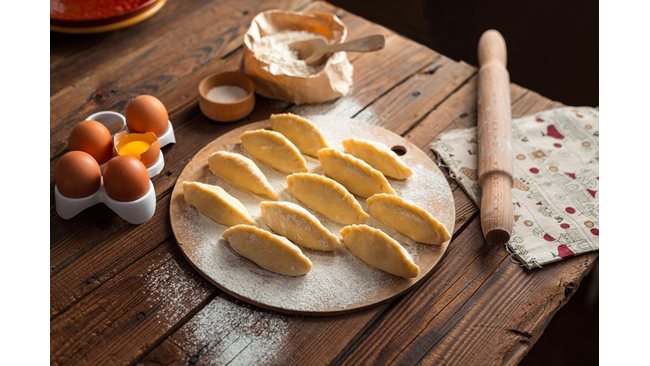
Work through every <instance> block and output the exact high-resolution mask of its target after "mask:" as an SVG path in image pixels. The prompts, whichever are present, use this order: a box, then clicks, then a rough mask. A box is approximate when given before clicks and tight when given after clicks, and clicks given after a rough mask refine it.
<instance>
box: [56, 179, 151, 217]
mask: <svg viewBox="0 0 650 366" xmlns="http://www.w3.org/2000/svg"><path fill="white" fill-rule="evenodd" d="M54 202H55V203H56V213H57V214H59V216H61V218H63V219H65V220H68V219H71V218H73V217H75V216H77V214H78V213H79V212H81V211H83V210H85V209H87V208H88V207H91V206H94V205H96V204H98V203H100V202H102V203H104V204H105V205H106V206H108V207H109V208H110V209H111V210H113V211H114V212H115V213H116V214H118V215H119V216H120V217H121V218H123V219H124V220H126V221H128V222H130V223H132V224H142V223H143V222H146V221H149V219H151V218H152V217H153V214H154V213H155V212H156V191H155V190H154V188H153V182H151V180H149V190H148V191H147V193H146V194H145V195H144V196H142V197H140V198H138V199H137V200H135V201H129V202H122V201H116V200H114V199H112V198H110V197H109V196H108V194H106V189H105V188H104V182H103V180H102V184H101V186H100V187H99V189H98V190H97V192H95V193H93V194H91V195H90V196H87V197H82V198H70V197H66V196H64V195H62V194H61V192H59V188H57V186H56V185H55V186H54Z"/></svg>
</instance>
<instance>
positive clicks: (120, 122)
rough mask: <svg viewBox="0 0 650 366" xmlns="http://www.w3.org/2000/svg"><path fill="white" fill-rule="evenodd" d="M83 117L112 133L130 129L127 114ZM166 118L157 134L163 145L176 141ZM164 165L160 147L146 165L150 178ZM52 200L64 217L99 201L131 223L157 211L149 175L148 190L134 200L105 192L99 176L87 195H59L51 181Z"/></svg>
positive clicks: (103, 113) (144, 219) (103, 165)
mask: <svg viewBox="0 0 650 366" xmlns="http://www.w3.org/2000/svg"><path fill="white" fill-rule="evenodd" d="M86 119H90V120H95V121H97V122H100V123H101V124H103V125H104V126H106V128H108V130H109V131H110V133H111V135H113V136H114V135H115V134H116V133H118V132H121V131H127V132H128V131H129V129H128V127H127V125H126V118H125V117H124V116H123V115H122V114H120V113H117V112H113V111H101V112H97V113H94V114H91V115H90V116H88V117H87V118H86ZM168 122H169V126H168V127H167V131H165V133H164V134H162V136H160V137H158V141H159V142H160V147H161V148H162V147H163V146H167V145H169V144H173V143H176V136H175V135H174V128H173V127H172V123H171V121H168ZM105 166H106V163H104V164H102V165H100V169H101V171H102V174H103V173H104V167H105ZM164 166H165V159H164V158H163V153H162V151H161V152H160V155H159V156H158V159H157V160H156V162H155V163H154V164H153V165H152V166H150V167H148V168H147V173H148V174H149V178H153V177H154V176H156V175H158V174H159V173H160V172H161V171H162V170H163V167H164ZM54 202H55V205H56V213H57V214H58V215H59V216H61V218H63V219H65V220H68V219H71V218H73V217H75V216H76V215H77V214H79V213H80V212H81V211H83V210H85V209H87V208H88V207H91V206H94V205H96V204H98V203H100V202H101V203H104V204H105V205H106V206H108V207H109V208H110V209H111V210H113V211H114V212H115V213H116V214H118V215H119V216H120V217H122V218H123V219H124V220H126V221H128V222H130V223H132V224H142V223H143V222H146V221H149V220H150V219H151V218H152V217H153V215H154V213H155V212H156V191H155V190H154V187H153V182H152V181H151V179H149V190H148V191H147V193H146V194H145V195H144V196H142V197H140V198H138V199H137V200H135V201H129V202H122V201H116V200H114V199H112V198H111V197H109V196H108V194H107V193H106V189H105V188H104V180H103V178H102V182H101V185H100V187H99V189H98V190H97V192H95V193H93V194H91V195H90V196H87V197H82V198H70V197H66V196H64V195H62V194H61V192H59V188H58V187H57V186H56V185H54Z"/></svg>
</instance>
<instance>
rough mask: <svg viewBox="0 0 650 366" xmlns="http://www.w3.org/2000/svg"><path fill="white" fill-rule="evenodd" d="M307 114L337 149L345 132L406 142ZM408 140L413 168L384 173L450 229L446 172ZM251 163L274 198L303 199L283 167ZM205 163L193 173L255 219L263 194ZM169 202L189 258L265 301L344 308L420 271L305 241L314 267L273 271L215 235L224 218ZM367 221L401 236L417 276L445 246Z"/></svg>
mask: <svg viewBox="0 0 650 366" xmlns="http://www.w3.org/2000/svg"><path fill="white" fill-rule="evenodd" d="M308 118H310V119H311V120H312V121H313V122H314V123H315V124H317V125H319V127H320V129H321V131H322V132H323V135H324V136H325V138H326V140H327V141H328V144H329V145H330V147H332V148H334V149H337V150H342V146H341V143H340V141H341V140H342V139H344V138H347V137H359V138H365V139H369V140H374V141H378V142H382V143H384V144H386V145H388V146H389V147H390V146H392V144H397V145H404V144H405V141H404V140H403V139H402V138H401V137H399V136H396V135H395V136H390V135H389V136H386V134H385V133H384V131H383V130H379V129H377V128H376V127H375V126H371V125H365V124H364V122H361V121H353V120H348V119H346V118H341V119H337V118H331V117H330V118H327V117H320V116H312V117H309V116H308ZM332 124H336V127H335V128H333V127H331V125H332ZM407 146H408V149H407V150H408V151H407V153H406V155H404V156H402V157H401V158H402V159H403V160H404V161H405V163H406V164H408V165H409V166H410V167H411V169H412V170H413V175H412V176H411V177H409V179H407V180H405V181H397V180H394V179H389V182H390V184H391V185H392V187H393V188H394V189H395V191H396V192H397V194H398V195H399V196H400V197H403V198H405V199H407V200H410V201H413V202H415V203H416V204H417V205H419V206H421V207H423V208H425V209H427V210H428V211H429V212H431V213H432V214H433V215H434V216H435V217H437V218H438V219H439V220H440V221H441V222H442V223H443V224H444V225H445V226H446V227H447V229H448V230H450V232H451V231H452V230H453V225H454V222H453V221H454V212H453V210H450V209H449V206H450V205H453V197H452V195H451V191H450V189H449V185H448V184H447V181H446V179H445V177H444V176H443V175H442V173H440V171H439V170H438V169H437V167H436V166H435V164H434V163H433V161H430V160H429V159H428V158H426V159H427V160H426V162H424V163H423V162H421V160H422V159H421V158H422V156H423V155H424V156H426V155H425V154H424V153H423V152H422V151H420V150H419V149H417V148H415V147H414V146H413V145H410V144H408V145H407ZM226 148H227V149H228V150H230V151H233V152H237V153H241V154H243V155H245V156H248V157H250V156H249V155H248V154H247V153H246V152H245V151H243V149H242V148H241V145H240V144H236V145H234V146H226ZM305 158H306V160H307V164H308V167H309V171H310V172H312V173H317V174H322V171H321V169H320V166H319V163H318V160H317V159H314V158H311V157H307V156H305ZM418 159H419V160H418ZM253 160H255V159H253ZM257 163H258V166H259V167H260V169H261V170H262V171H263V172H264V174H265V175H266V176H267V178H268V180H269V182H270V183H271V185H272V186H273V188H274V189H275V190H276V191H277V192H278V193H279V195H280V199H279V200H280V201H289V202H294V203H297V204H299V205H301V206H303V207H304V205H302V204H301V203H300V202H298V201H297V200H295V199H294V198H293V197H292V196H291V195H290V194H289V193H288V192H287V191H286V174H284V173H281V172H279V171H276V170H274V169H272V168H270V167H268V166H267V165H265V164H263V163H260V162H257ZM205 164H206V168H205V169H203V174H202V175H201V176H199V177H198V178H197V179H198V180H199V181H201V182H204V183H208V184H216V185H219V186H221V187H222V188H223V189H224V190H226V191H227V192H228V193H230V194H231V195H233V196H234V197H236V198H237V199H239V200H240V201H241V202H242V204H243V205H244V206H246V208H247V209H248V210H249V212H250V214H251V215H252V216H253V217H254V218H255V220H256V221H258V220H259V216H260V208H259V203H260V202H261V201H263V200H264V199H263V198H261V197H258V196H256V195H254V194H252V193H249V192H247V191H244V190H242V189H239V188H237V187H235V186H233V185H232V184H230V183H229V182H227V181H226V180H224V179H223V178H220V177H217V176H216V175H214V174H212V173H211V172H210V171H209V170H208V169H207V162H206V163H205ZM181 176H182V175H181ZM179 181H180V179H179ZM356 198H357V200H358V201H359V203H360V204H361V206H362V207H363V209H364V211H366V212H368V207H367V204H366V202H365V199H362V198H359V197H356ZM172 204H178V205H179V207H178V215H177V219H176V221H175V233H176V236H177V240H178V242H179V243H182V245H181V247H182V249H183V251H184V252H185V254H186V255H187V256H188V257H189V258H190V260H191V261H192V262H193V263H194V265H195V266H197V267H198V268H199V269H200V270H201V271H202V272H203V273H204V274H205V275H207V276H208V277H209V278H212V279H213V281H214V282H216V283H217V284H219V285H220V286H221V287H222V288H225V289H226V290H227V291H229V292H231V293H234V294H237V295H238V296H239V297H241V298H245V299H249V300H253V301H254V302H257V303H262V304H264V305H266V306H270V307H274V308H279V309H285V310H292V311H310V312H329V311H340V310H346V309H349V308H354V307H359V306H362V305H367V304H371V303H375V302H377V301H379V300H381V299H385V298H388V297H390V296H391V295H393V294H395V293H399V292H401V291H402V290H405V289H407V288H408V287H409V286H410V285H412V284H413V283H414V282H415V281H416V280H417V279H419V277H418V278H416V279H403V278H398V277H395V276H392V275H389V274H387V273H385V272H382V271H380V270H378V269H374V268H372V267H370V266H368V265H366V264H365V263H364V262H362V261H361V260H359V259H358V258H356V257H355V256H354V255H352V254H351V253H350V252H348V251H347V249H346V248H345V247H344V246H343V247H342V248H341V249H339V250H337V251H334V252H319V251H313V250H308V249H304V248H303V249H302V250H303V252H304V254H305V255H306V256H307V257H309V259H310V260H311V261H312V263H313V264H314V266H313V268H312V270H311V271H310V272H309V273H308V274H307V275H305V276H301V277H287V276H282V275H278V274H275V273H272V272H269V271H266V270H264V269H262V268H260V267H258V266H256V265H255V264H253V263H252V262H250V261H248V260H247V259H245V258H242V257H240V256H239V255H237V254H236V253H235V252H234V251H233V250H232V249H231V248H230V246H229V245H228V243H227V242H225V241H224V240H223V239H221V235H222V233H223V231H224V230H225V229H226V227H225V226H223V225H219V224H217V223H215V222H214V221H212V220H210V219H209V218H207V217H206V216H204V215H202V214H200V213H199V212H198V211H197V210H196V209H194V208H193V207H191V206H189V205H188V204H186V203H185V202H184V201H183V200H182V199H181V200H178V203H176V202H173V203H172ZM452 207H453V206H452ZM308 211H310V212H311V213H312V214H314V215H315V216H316V217H317V218H318V219H319V220H320V221H321V223H322V224H323V225H324V226H325V227H327V228H328V229H329V230H330V231H331V232H332V233H334V234H335V235H337V236H338V237H339V238H340V235H339V231H340V230H341V228H342V227H343V226H344V225H341V224H338V223H336V222H333V221H331V220H329V219H327V218H326V217H324V216H322V215H320V214H318V213H317V212H314V211H313V210H309V209H308ZM366 224H367V225H370V226H374V227H377V228H379V229H381V230H383V231H385V232H386V233H387V234H388V235H390V236H391V237H393V238H394V239H396V240H397V241H399V242H400V243H401V244H402V245H403V246H404V248H405V249H406V250H407V251H408V252H409V254H410V255H411V256H412V257H413V259H414V261H415V262H416V263H417V264H418V265H419V266H420V268H421V270H422V272H421V276H423V275H425V274H426V273H427V272H428V270H429V269H430V268H431V267H432V266H433V263H435V262H436V261H437V260H438V259H439V258H440V256H441V255H442V253H443V252H444V247H441V246H432V245H424V244H417V243H415V242H414V241H412V240H411V239H409V238H407V237H406V236H404V235H402V234H400V233H397V232H395V231H393V230H392V229H390V228H388V227H387V226H385V225H383V224H381V223H379V222H377V221H376V220H375V219H373V218H370V219H369V220H368V221H367V222H366ZM266 229H267V228H266Z"/></svg>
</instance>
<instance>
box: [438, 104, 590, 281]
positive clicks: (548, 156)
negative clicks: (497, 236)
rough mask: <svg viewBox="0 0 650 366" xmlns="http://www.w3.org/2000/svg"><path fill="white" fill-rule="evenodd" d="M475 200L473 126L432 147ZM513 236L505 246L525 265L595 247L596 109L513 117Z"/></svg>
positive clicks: (477, 200) (445, 136) (448, 135)
mask: <svg viewBox="0 0 650 366" xmlns="http://www.w3.org/2000/svg"><path fill="white" fill-rule="evenodd" d="M431 149H432V150H433V151H434V152H435V153H436V154H437V155H438V158H439V159H440V165H442V166H445V167H446V168H448V169H449V172H450V175H451V176H452V177H453V178H455V179H456V180H457V181H458V183H459V184H460V185H461V187H462V188H463V189H464V190H465V192H467V194H468V195H469V197H470V198H471V199H472V200H473V201H474V203H476V204H477V205H478V204H479V203H480V202H481V191H480V187H479V184H478V180H477V179H478V174H477V159H476V153H477V146H476V128H475V127H472V128H467V129H460V130H454V131H449V132H447V133H444V134H441V135H440V136H439V137H438V139H437V140H436V141H435V142H434V143H433V144H432V145H431ZM512 153H513V169H514V171H513V173H514V179H515V182H514V187H513V190H512V198H513V205H514V211H513V212H514V226H513V235H512V238H511V239H510V242H508V244H507V249H509V251H510V252H511V253H513V255H514V256H515V258H517V259H518V260H519V261H520V262H521V263H522V264H523V265H524V266H525V267H526V268H528V269H532V268H540V267H541V266H542V265H544V264H547V263H553V262H556V261H560V260H563V259H565V258H569V257H573V256H575V255H578V254H581V253H586V252H591V251H594V250H598V194H599V193H598V110H597V109H594V108H586V107H581V108H576V107H566V108H559V109H554V110H549V111H545V112H542V113H538V114H535V115H532V116H528V117H523V118H519V119H514V120H513V121H512Z"/></svg>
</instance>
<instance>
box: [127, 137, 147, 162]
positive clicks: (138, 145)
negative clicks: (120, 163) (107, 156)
mask: <svg viewBox="0 0 650 366" xmlns="http://www.w3.org/2000/svg"><path fill="white" fill-rule="evenodd" d="M150 146H151V144H150V143H148V142H146V141H139V140H135V141H129V142H127V143H126V144H124V146H122V147H121V148H120V155H130V156H134V157H136V158H140V155H142V154H143V153H144V152H145V151H147V150H148V149H149V147H150Z"/></svg>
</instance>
